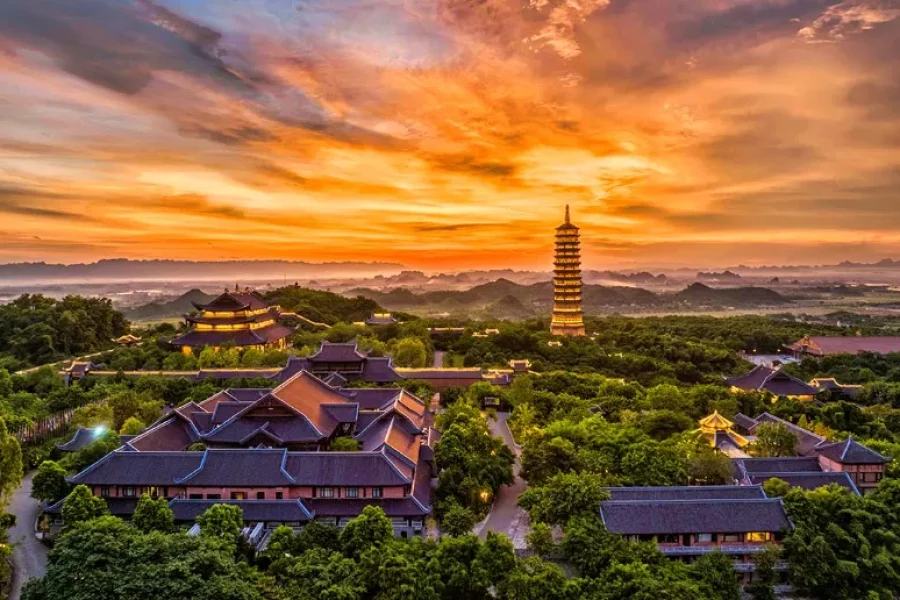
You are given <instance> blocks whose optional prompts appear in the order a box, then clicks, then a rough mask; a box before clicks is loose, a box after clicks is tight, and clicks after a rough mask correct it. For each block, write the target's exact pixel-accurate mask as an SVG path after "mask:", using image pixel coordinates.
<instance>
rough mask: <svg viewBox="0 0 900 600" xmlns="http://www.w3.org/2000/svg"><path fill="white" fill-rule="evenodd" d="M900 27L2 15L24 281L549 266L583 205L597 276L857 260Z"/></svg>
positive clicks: (733, 13)
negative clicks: (129, 258) (383, 267)
mask: <svg viewBox="0 0 900 600" xmlns="http://www.w3.org/2000/svg"><path fill="white" fill-rule="evenodd" d="M895 9H896V4H895V2H885V1H878V0H867V1H865V2H862V1H861V2H849V1H845V2H840V3H838V4H834V0H666V1H665V2H654V3H647V2H637V1H633V0H617V1H615V2H607V1H606V0H532V1H528V2H526V1H524V0H436V1H435V2H433V3H431V2H428V3H420V2H409V1H405V0H305V1H304V2H300V3H297V2H287V1H284V2H282V1H281V0H245V1H244V2H242V3H240V6H239V7H238V6H237V5H235V4H234V3H232V2H229V1H226V0H211V1H210V2H193V1H190V0H121V1H120V0H116V1H113V0H83V1H81V2H77V3H72V2H68V1H64V0H44V1H42V2H37V3H36V2H33V1H31V0H7V1H6V2H2V3H0V48H2V50H0V132H2V134H0V162H2V163H3V171H2V172H0V198H2V200H0V202H2V207H0V212H3V214H4V215H8V219H12V220H13V221H14V222H15V224H16V227H17V230H18V231H19V232H20V233H21V235H22V236H24V237H22V240H27V244H26V242H25V241H20V242H18V246H17V248H18V250H16V253H17V254H16V256H28V257H31V258H33V259H41V258H44V257H45V255H46V256H60V254H61V252H62V250H61V249H63V248H66V247H67V246H66V244H71V246H69V248H72V249H74V250H72V252H76V253H77V252H83V254H84V256H78V258H79V259H81V258H96V255H95V253H97V252H104V253H106V252H108V253H115V254H125V255H139V256H178V257H182V258H200V257H221V256H224V254H222V251H221V250H219V249H218V248H222V247H226V248H228V253H227V254H228V255H229V256H230V255H234V254H241V255H252V256H257V255H258V256H269V257H284V258H297V257H298V256H300V257H303V258H305V259H312V260H325V259H343V258H354V257H355V258H360V257H365V258H367V259H373V260H374V259H379V260H395V261H399V262H404V263H409V264H414V265H417V266H420V267H423V268H430V267H431V266H435V268H437V267H438V266H440V267H453V268H463V267H464V266H485V265H488V264H490V265H491V266H503V265H507V264H511V265H513V266H516V267H526V266H527V267H541V268H546V267H547V266H548V265H549V264H550V260H551V256H552V230H553V227H554V226H555V225H556V224H558V222H559V220H560V218H561V215H562V210H563V206H564V205H565V204H567V203H568V204H571V205H572V206H573V210H574V211H575V212H574V214H576V215H578V218H577V222H578V224H579V225H580V226H581V227H582V232H583V234H584V236H585V243H586V247H588V248H591V249H592V250H591V253H590V254H586V258H588V259H589V260H591V261H600V262H603V263H604V264H606V263H608V262H625V261H628V260H644V259H645V258H651V257H653V258H655V259H660V258H664V259H666V260H668V259H671V260H679V261H680V260H688V259H690V260H693V259H694V258H695V257H698V256H700V257H702V256H703V255H704V254H703V253H707V254H708V252H709V249H710V248H716V249H721V248H724V247H727V245H728V244H729V243H730V242H734V243H735V244H736V245H735V248H736V250H734V252H732V251H730V250H729V251H727V252H724V254H723V255H727V256H737V255H738V254H739V253H741V252H743V253H746V254H745V256H747V257H749V258H752V256H753V255H752V247H753V244H760V243H764V244H767V242H768V241H769V240H767V239H766V236H767V235H769V234H767V231H769V230H773V228H774V233H773V234H771V235H773V236H780V237H779V240H776V241H778V243H781V244H784V245H785V246H784V247H787V246H788V245H790V244H791V243H793V244H795V246H796V247H797V248H800V249H801V250H802V252H806V250H805V248H806V247H807V245H808V244H811V243H813V242H814V241H821V242H822V243H825V244H831V243H837V241H836V240H837V239H838V237H839V236H844V237H852V238H854V239H857V238H858V239H860V240H867V239H870V238H871V239H872V240H875V239H876V238H877V239H878V240H880V241H879V242H878V244H880V245H878V244H875V242H872V245H869V246H866V247H863V246H840V247H842V248H846V249H847V251H848V252H858V253H859V256H855V258H860V257H861V255H862V254H864V253H866V252H869V251H871V249H872V248H879V249H885V248H888V247H889V246H890V244H892V243H893V241H891V240H893V239H895V237H896V234H894V233H893V231H892V230H891V229H890V226H889V225H888V223H890V222H891V221H892V220H895V218H896V217H898V215H897V212H896V211H897V209H896V208H895V207H894V205H892V204H891V198H892V196H891V189H892V187H891V186H894V187H893V189H894V190H896V189H897V188H896V185H897V181H896V177H895V175H894V173H895V172H896V169H898V168H900V157H898V156H897V153H896V145H897V143H898V142H897V141H898V140H900V113H898V110H897V107H898V103H897V101H896V97H897V96H898V94H900V90H897V89H895V88H896V86H895V85H894V84H893V81H894V79H895V77H894V74H895V73H896V72H897V68H898V66H900V64H898V63H900V56H898V54H897V53H896V52H894V50H895V47H896V39H897V34H898V33H900V30H898V26H900V19H896V18H893V17H892V15H893V13H892V12H891V11H893V10H895ZM891 18H893V20H892V21H891V20H890V19H891ZM804 27H809V28H811V31H812V34H813V35H812V37H811V38H809V39H812V40H835V39H839V37H840V36H844V40H845V41H844V43H841V44H805V43H799V42H802V41H804V40H806V38H802V39H798V37H797V30H798V29H801V28H804ZM867 27H874V29H873V30H871V31H870V32H869V33H867V34H866V35H858V36H852V35H850V33H851V32H856V31H862V30H863V29H865V28H867ZM894 194H895V192H894ZM61 223H64V224H65V227H60V226H59V225H60V224H61ZM173 223H174V224H176V225H177V231H178V235H177V236H173V235H172V231H173ZM773 224H774V225H773ZM423 233H424V234H426V235H423ZM461 233H464V234H465V235H460V234H461ZM35 236H37V237H40V238H41V239H40V240H37V239H34V238H35ZM85 240H90V241H91V242H90V244H91V245H84V246H79V244H80V243H85V244H86V242H85ZM787 240H792V241H787ZM42 243H45V245H44V246H41V244H42ZM834 247H835V248H837V247H838V246H834ZM42 248H43V249H42ZM77 248H83V250H77ZM679 248H683V250H679ZM801 250H798V252H800V251H801ZM717 251H718V250H717ZM3 256H10V254H9V253H5V254H3ZM848 258H854V257H853V256H851V257H848Z"/></svg>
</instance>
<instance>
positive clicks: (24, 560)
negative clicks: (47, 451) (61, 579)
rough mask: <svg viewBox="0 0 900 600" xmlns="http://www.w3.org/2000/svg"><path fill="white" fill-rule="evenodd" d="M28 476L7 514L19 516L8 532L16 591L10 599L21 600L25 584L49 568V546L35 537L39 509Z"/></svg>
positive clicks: (28, 474)
mask: <svg viewBox="0 0 900 600" xmlns="http://www.w3.org/2000/svg"><path fill="white" fill-rule="evenodd" d="M32 475H34V471H32V472H31V473H27V474H26V475H25V477H24V479H23V480H22V485H21V486H19V489H17V490H16V491H15V492H13V496H12V502H10V504H9V508H8V511H9V512H10V513H12V514H14V515H16V526H15V527H13V528H12V529H10V530H9V539H10V541H11V542H12V543H13V544H15V547H14V549H13V568H14V571H13V588H12V593H11V594H10V597H9V598H10V600H19V593H20V592H21V589H22V586H23V585H25V582H26V581H28V580H29V579H31V578H32V577H41V576H43V574H44V571H46V569H47V552H48V550H47V547H46V546H45V545H43V544H42V543H41V542H39V541H38V540H37V538H36V537H35V536H34V521H35V519H37V516H38V512H39V508H38V503H37V500H35V499H33V498H32V497H31V476H32Z"/></svg>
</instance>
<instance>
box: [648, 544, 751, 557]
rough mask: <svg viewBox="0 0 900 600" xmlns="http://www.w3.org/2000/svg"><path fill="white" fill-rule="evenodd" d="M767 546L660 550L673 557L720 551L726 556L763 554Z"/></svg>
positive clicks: (660, 547)
mask: <svg viewBox="0 0 900 600" xmlns="http://www.w3.org/2000/svg"><path fill="white" fill-rule="evenodd" d="M766 548H767V546H766V545H765V544H725V545H721V546H719V545H709V546H659V550H660V551H661V552H662V553H663V554H672V555H691V554H709V553H710V552H715V551H716V550H720V551H722V552H724V553H725V554H755V553H757V552H763V551H765V549H766Z"/></svg>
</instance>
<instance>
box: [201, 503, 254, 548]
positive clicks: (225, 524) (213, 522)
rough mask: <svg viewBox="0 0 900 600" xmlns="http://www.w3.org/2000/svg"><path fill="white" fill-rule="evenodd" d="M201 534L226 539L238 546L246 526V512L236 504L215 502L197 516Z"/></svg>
mask: <svg viewBox="0 0 900 600" xmlns="http://www.w3.org/2000/svg"><path fill="white" fill-rule="evenodd" d="M197 524H198V525H200V535H203V536H206V537H209V538H215V539H220V540H224V541H226V542H227V543H228V544H230V545H232V546H237V542H238V539H239V538H240V537H241V529H243V527H244V513H243V511H241V508H240V507H239V506H235V505H234V504H213V505H212V506H210V507H209V508H207V509H206V512H204V513H203V514H202V515H200V516H199V517H197Z"/></svg>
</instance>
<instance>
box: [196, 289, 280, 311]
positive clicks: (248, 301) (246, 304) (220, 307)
mask: <svg viewBox="0 0 900 600" xmlns="http://www.w3.org/2000/svg"><path fill="white" fill-rule="evenodd" d="M192 304H193V305H194V306H195V307H196V308H197V309H198V310H208V311H211V312H216V311H219V312H232V311H236V310H247V309H249V310H259V309H261V308H268V306H269V304H268V303H267V302H266V301H265V300H263V299H262V298H261V297H259V296H258V295H257V294H256V293H255V292H228V291H226V292H225V293H223V294H220V295H219V296H217V297H216V298H214V299H213V300H211V301H210V302H208V303H207V304H199V303H197V302H192Z"/></svg>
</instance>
